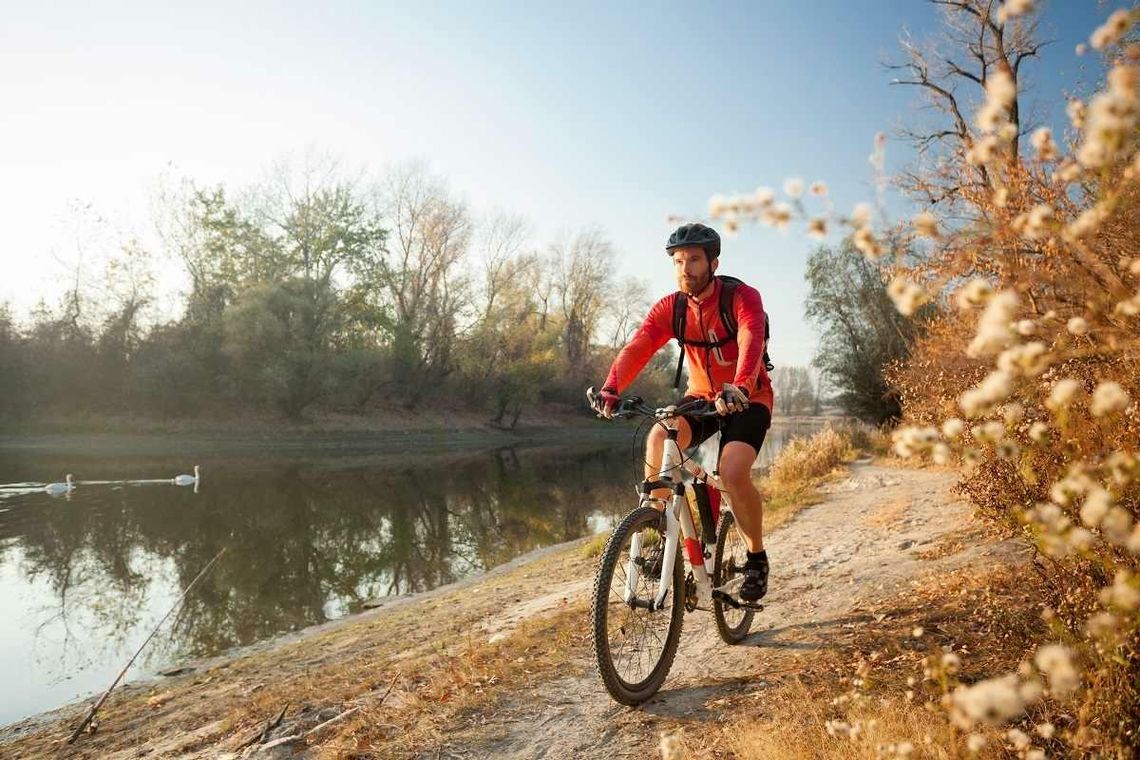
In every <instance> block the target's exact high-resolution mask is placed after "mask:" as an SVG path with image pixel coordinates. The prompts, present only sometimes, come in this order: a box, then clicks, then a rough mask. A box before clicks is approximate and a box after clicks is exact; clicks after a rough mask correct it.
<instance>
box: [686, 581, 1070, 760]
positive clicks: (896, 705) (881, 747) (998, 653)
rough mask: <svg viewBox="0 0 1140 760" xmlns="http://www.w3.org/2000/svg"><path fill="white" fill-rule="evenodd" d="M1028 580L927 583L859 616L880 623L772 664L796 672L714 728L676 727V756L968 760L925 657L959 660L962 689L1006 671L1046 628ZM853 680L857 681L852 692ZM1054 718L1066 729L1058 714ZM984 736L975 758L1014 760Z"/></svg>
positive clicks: (994, 736)
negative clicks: (898, 755) (831, 724)
mask: <svg viewBox="0 0 1140 760" xmlns="http://www.w3.org/2000/svg"><path fill="white" fill-rule="evenodd" d="M1035 580H1036V578H1035V571H1034V570H1033V569H1032V568H1031V567H1020V568H1016V569H1010V568H998V569H995V570H993V571H991V572H990V573H988V574H983V575H979V573H978V571H977V569H964V570H961V571H958V572H956V573H953V574H950V575H944V576H931V577H930V578H928V579H926V580H925V581H924V582H923V583H921V584H920V585H919V586H918V587H916V588H914V589H913V590H911V591H909V592H907V593H906V594H903V595H901V596H900V597H897V598H895V599H893V600H890V601H888V602H886V603H883V604H881V605H879V606H877V607H875V608H874V609H872V610H867V613H868V617H869V619H870V620H879V616H882V619H881V622H879V623H878V624H877V625H867V626H862V627H860V628H859V629H857V630H856V631H855V632H853V633H851V634H849V635H837V637H836V639H835V644H834V647H833V648H831V649H829V650H826V651H823V652H813V653H811V654H810V655H794V654H783V655H780V656H783V657H787V658H790V659H791V660H792V661H793V662H794V666H792V667H787V668H782V669H780V670H781V671H782V672H783V673H785V674H786V675H784V676H783V677H782V678H777V683H776V684H774V685H773V686H771V687H769V688H766V689H763V690H760V691H752V692H751V693H745V692H741V693H740V694H738V695H736V696H734V697H732V698H730V699H729V700H727V702H728V704H727V705H726V706H725V708H724V715H723V719H722V721H720V722H718V723H689V724H685V725H683V727H681V731H682V735H681V736H682V744H683V746H684V748H685V750H686V751H687V753H688V754H687V755H686V757H693V758H699V757H726V756H727V757H731V758H733V759H734V760H777V759H778V760H798V759H799V758H813V759H815V758H819V759H824V760H831V759H834V760H841V759H843V760H845V759H846V758H879V757H890V756H891V752H890V746H891V745H895V747H896V749H897V748H898V746H899V745H900V744H903V743H909V744H910V745H912V746H913V748H914V755H913V756H914V757H934V758H949V757H965V756H968V755H967V753H966V750H965V735H964V734H962V733H961V732H959V731H957V730H956V729H955V728H954V727H953V726H952V724H950V723H949V722H948V721H947V720H946V719H945V715H944V713H943V710H942V707H941V706H940V704H939V703H940V700H941V698H942V689H941V687H940V686H939V685H938V684H937V683H936V682H933V681H924V680H923V670H922V668H923V658H925V657H928V656H934V657H941V655H942V653H943V652H945V651H954V652H956V653H960V654H961V655H962V660H963V664H964V665H963V666H964V668H965V671H964V672H963V673H962V674H961V676H962V678H963V680H965V681H972V680H976V679H978V678H982V677H985V676H987V675H989V674H992V673H993V672H1001V670H1002V669H1011V668H1014V669H1015V668H1016V667H1017V663H1019V662H1020V661H1021V660H1022V659H1023V658H1025V657H1026V656H1027V654H1028V653H1029V652H1031V651H1032V649H1033V646H1034V644H1035V641H1036V638H1037V637H1039V636H1040V635H1041V634H1042V632H1043V631H1044V629H1045V625H1044V623H1043V622H1042V619H1041V615H1040V608H1041V599H1040V595H1039V593H1038V592H1037V591H1035V590H1034V589H1035V587H1036V586H1035ZM871 615H873V617H872V616H871ZM916 627H921V628H922V629H923V631H922V635H921V636H920V637H915V636H914V629H915V628H916ZM967 654H968V655H969V656H968V657H967ZM774 656H775V655H774ZM775 666H776V663H775V662H774V663H773V670H777V668H776V667H775ZM855 678H861V679H863V681H862V684H861V685H860V686H858V687H856V686H855V685H854V684H855V681H854V679H855ZM908 678H915V679H916V683H915V685H913V686H911V685H908V682H907V679H908ZM908 691H911V692H912V694H911V696H910V697H909V698H908V695H907V692H908ZM853 697H854V698H853ZM1057 712H1058V713H1062V712H1063V710H1058V711H1057ZM1046 717H1047V716H1046V714H1045V713H1044V712H1042V711H1040V710H1039V711H1038V712H1037V713H1036V714H1035V715H1033V716H1030V717H1029V718H1027V719H1026V720H1025V721H1024V722H1023V723H1022V724H1021V725H1020V727H1021V728H1022V730H1024V731H1026V732H1027V733H1032V726H1033V725H1034V723H1037V722H1041V721H1042V720H1044V719H1045V718H1046ZM1053 720H1054V722H1055V723H1056V724H1057V725H1058V727H1060V726H1063V725H1064V720H1063V718H1062V717H1061V716H1060V715H1057V716H1054V717H1053ZM828 721H841V722H842V723H845V724H847V725H853V724H858V726H859V734H858V736H856V737H855V738H853V739H852V738H848V737H846V736H842V735H839V736H833V735H832V734H831V733H829V731H828V730H827V724H828ZM987 738H988V740H989V741H988V745H987V748H986V749H985V750H983V751H982V752H981V753H980V754H978V755H974V756H975V757H981V758H987V757H1009V756H1012V754H1010V753H1007V752H1006V751H1005V750H1004V749H1003V742H1002V739H1001V735H1000V732H999V731H998V730H990V731H989V732H988V734H987ZM1037 746H1045V747H1046V748H1047V749H1049V750H1050V756H1053V754H1054V753H1053V750H1054V748H1053V747H1049V746H1048V743H1044V744H1043V743H1042V740H1040V739H1038V740H1037ZM1058 746H1060V745H1058Z"/></svg>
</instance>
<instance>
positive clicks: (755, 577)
mask: <svg viewBox="0 0 1140 760" xmlns="http://www.w3.org/2000/svg"><path fill="white" fill-rule="evenodd" d="M743 574H744V583H743V584H741V586H740V601H742V602H749V603H751V602H756V601H758V600H760V599H761V598H762V597H763V596H764V595H765V594H767V593H768V557H766V556H765V557H761V558H760V559H751V558H749V560H748V561H747V562H745V563H744V572H743Z"/></svg>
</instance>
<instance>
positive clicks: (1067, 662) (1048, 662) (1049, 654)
mask: <svg viewBox="0 0 1140 760" xmlns="http://www.w3.org/2000/svg"><path fill="white" fill-rule="evenodd" d="M1033 661H1034V663H1036V665H1037V667H1038V669H1039V670H1040V671H1041V672H1042V673H1044V674H1045V675H1047V676H1048V677H1049V686H1050V688H1051V689H1052V690H1053V693H1054V694H1055V695H1057V696H1059V697H1064V696H1066V695H1068V694H1070V693H1072V692H1073V690H1075V689H1076V688H1077V687H1078V686H1080V684H1081V676H1080V673H1078V672H1077V668H1076V666H1075V665H1074V664H1073V653H1072V651H1071V650H1069V648H1068V647H1065V646H1062V645H1060V644H1046V645H1045V646H1043V647H1040V648H1039V649H1038V650H1037V654H1036V655H1035V656H1034V658H1033Z"/></svg>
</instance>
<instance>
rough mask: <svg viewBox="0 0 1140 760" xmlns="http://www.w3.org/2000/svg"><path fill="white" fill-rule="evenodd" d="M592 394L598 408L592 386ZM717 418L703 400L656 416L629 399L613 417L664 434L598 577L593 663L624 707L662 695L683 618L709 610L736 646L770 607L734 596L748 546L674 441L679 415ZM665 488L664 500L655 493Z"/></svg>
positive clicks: (709, 477) (713, 485) (720, 495)
mask: <svg viewBox="0 0 1140 760" xmlns="http://www.w3.org/2000/svg"><path fill="white" fill-rule="evenodd" d="M587 396H588V398H589V399H590V401H591V404H592V403H593V401H594V398H595V395H594V389H593V388H591V389H590V390H589V391H587ZM716 414H717V412H716V409H715V407H714V406H713V405H712V404H711V403H710V402H708V401H705V400H703V399H698V400H695V401H691V402H687V403H684V404H680V405H676V406H666V407H662V408H658V409H653V408H650V407H649V406H647V405H646V404H645V403H644V402H643V401H642V399H640V398H638V397H630V398H624V399H621V400H620V401H619V403H618V404H617V406H616V407H615V409H614V414H613V416H614V417H635V416H641V417H645V418H647V419H649V420H652V422H653V424H656V425H662V426H664V427H665V430H666V440H665V449H664V453H663V455H662V459H661V466H660V468H659V471H658V472H657V475H656V476H655V477H654V478H652V479H648V478H647V479H645V480H643V481H642V482H641V484H640V485H639V486H638V489H637V490H638V493H639V495H640V499H639V502H638V505H637V507H636V508H635V509H633V510H632V511H631V512H630V513H629V514H627V515H626V516H625V518H624V519H622V521H621V522H620V523H619V524H618V526H617V527H616V528H614V531H613V533H612V534H611V535H610V537H609V540H608V541H607V542H606V546H605V549H604V550H603V551H602V555H601V559H600V560H599V562H598V570H597V576H596V577H595V579H594V595H593V601H592V605H591V615H592V622H593V639H594V656H595V658H596V660H597V663H598V671H599V673H600V674H601V676H602V682H603V683H604V684H605V686H606V690H607V691H608V692H609V693H610V696H611V697H613V698H614V700H616V701H617V702H620V703H621V704H623V705H630V706H634V705H639V704H641V703H642V702H645V701H646V700H647V699H649V698H650V697H652V696H653V695H654V694H656V693H657V690H658V689H660V688H661V684H662V683H664V681H665V677H666V676H667V675H668V674H669V668H670V667H672V665H673V659H674V657H675V656H676V654H677V646H678V644H679V643H680V640H681V624H682V620H683V618H684V615H685V613H686V612H692V611H694V610H704V611H708V610H711V611H712V613H713V617H714V619H715V620H716V628H717V632H718V633H719V634H720V637H721V639H723V640H724V641H725V642H726V643H728V644H737V643H739V642H740V641H742V640H743V639H744V637H745V636H747V635H748V630H749V628H750V627H751V626H752V620H753V616H754V615H755V614H756V613H757V612H759V611H760V610H763V609H764V606H763V605H761V604H750V603H748V602H745V601H742V600H741V599H740V598H739V596H738V592H739V589H740V586H741V585H742V584H743V583H744V575H743V571H744V562H745V559H746V550H747V549H746V545H745V543H744V537H743V536H742V535H741V533H740V530H739V529H738V528H737V527H736V520H735V518H734V517H733V514H732V504H731V502H730V500H729V499H728V494H727V493H724V492H722V491H721V489H720V485H719V482H718V481H717V479H716V476H717V473H716V472H713V473H711V474H710V473H708V472H706V471H705V470H704V468H702V467H700V466H699V465H698V464H697V463H695V462H692V461H691V460H690V459H688V458H686V457H685V456H684V454H683V452H682V451H681V448H680V446H679V445H678V443H677V427H676V420H677V418H678V417H680V416H681V415H689V416H692V417H698V418H700V417H706V416H713V415H716ZM686 472H687V473H688V474H689V475H691V476H692V479H691V481H690V482H688V483H686V482H685V480H684V474H685V473H686ZM666 488H668V489H669V491H670V494H671V495H670V496H669V497H668V498H659V497H655V496H653V491H659V490H663V489H666ZM690 500H692V501H693V502H694V506H695V508H696V512H697V516H698V520H699V522H700V532H699V533H698V530H697V524H696V522H695V521H694V519H693V507H691V506H690ZM682 545H683V546H684V549H685V551H684V559H682V558H681V547H682ZM686 561H687V565H688V571H687V572H686V570H685V566H686Z"/></svg>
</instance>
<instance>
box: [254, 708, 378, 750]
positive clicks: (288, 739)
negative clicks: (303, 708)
mask: <svg viewBox="0 0 1140 760" xmlns="http://www.w3.org/2000/svg"><path fill="white" fill-rule="evenodd" d="M359 711H360V706H359V705H357V706H356V707H352V708H349V709H348V710H345V711H344V712H342V713H341V714H340V715H337V716H336V717H335V718H329V719H328V720H326V721H325V722H324V723H320V724H318V725H316V726H313V727H312V728H310V729H309V730H308V731H306V732H305V733H303V734H289V735H288V736H282V737H281V738H280V739H274V740H273V741H271V742H266V743H265V744H262V745H261V746H260V747H258V748H257V752H263V751H265V750H267V749H271V748H273V747H279V746H281V745H282V744H292V743H293V742H296V741H301V740H306V739H311V738H312V737H314V736H316V735H317V734H318V733H320V732H321V731H323V730H325V729H326V728H328V727H329V726H331V725H332V724H334V723H339V722H340V721H342V720H344V719H345V718H347V717H349V716H350V715H355V714H356V713H358V712H359ZM257 752H255V753H254V754H257Z"/></svg>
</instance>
